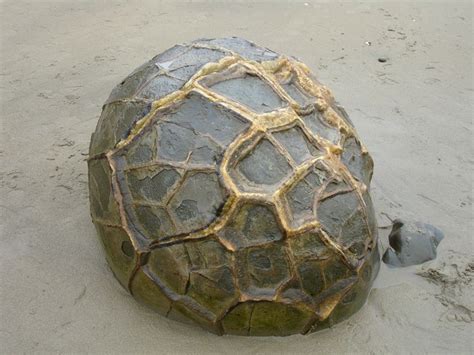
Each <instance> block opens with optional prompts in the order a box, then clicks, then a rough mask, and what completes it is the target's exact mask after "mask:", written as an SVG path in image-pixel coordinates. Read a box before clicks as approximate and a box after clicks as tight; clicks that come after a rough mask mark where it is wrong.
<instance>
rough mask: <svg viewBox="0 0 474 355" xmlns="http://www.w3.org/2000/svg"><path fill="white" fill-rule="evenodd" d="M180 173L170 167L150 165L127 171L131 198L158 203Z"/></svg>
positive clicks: (178, 177)
mask: <svg viewBox="0 0 474 355" xmlns="http://www.w3.org/2000/svg"><path fill="white" fill-rule="evenodd" d="M180 177H181V175H180V173H179V172H178V171H176V170H175V169H172V168H162V167H159V166H152V167H147V168H143V169H134V170H130V171H128V172H127V181H128V187H129V189H130V192H131V193H132V196H133V199H134V200H136V201H141V202H149V203H160V202H162V201H163V199H164V198H165V197H166V196H167V194H168V193H169V192H170V190H171V188H172V187H173V186H174V185H175V184H176V183H177V182H178V180H179V179H180Z"/></svg>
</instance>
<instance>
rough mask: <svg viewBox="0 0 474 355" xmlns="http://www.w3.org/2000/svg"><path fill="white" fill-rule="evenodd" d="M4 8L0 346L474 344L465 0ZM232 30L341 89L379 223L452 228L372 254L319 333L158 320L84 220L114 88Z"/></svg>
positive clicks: (436, 347)
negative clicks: (425, 254) (367, 288)
mask: <svg viewBox="0 0 474 355" xmlns="http://www.w3.org/2000/svg"><path fill="white" fill-rule="evenodd" d="M0 8H1V19H0V23H1V35H0V38H1V47H0V49H1V52H0V53H1V76H0V80H1V93H0V96H1V139H0V197H1V201H0V211H1V215H0V226H1V229H0V231H1V232H0V233H1V239H0V243H1V244H0V260H1V267H0V275H1V276H0V279H1V283H2V286H1V291H0V353H9V354H10V353H32V352H42V353H72V352H74V353H77V352H87V353H163V354H165V353H168V354H169V353H177V354H203V353H219V354H222V353H239V354H245V353H249V354H250V353H252V354H255V353H262V354H264V353H272V354H280V353H285V354H286V353H288V354H304V353H321V354H324V353H331V354H332V353H335V354H339V353H374V354H375V353H377V354H378V353H414V354H421V353H430V354H432V353H473V351H474V345H473V340H472V334H473V319H474V318H473V310H474V293H473V286H472V278H473V274H474V260H473V259H474V258H473V250H474V248H473V246H474V245H473V240H472V230H473V227H474V225H473V207H472V188H473V186H472V176H473V164H474V161H473V158H472V157H473V156H474V152H473V146H472V134H473V133H472V118H473V114H472V112H473V111H472V110H473V107H472V102H473V101H472V98H473V97H472V95H473V69H472V53H473V51H472V43H473V34H472V3H469V2H465V3H457V2H453V1H449V2H448V1H445V2H441V1H438V2H432V3H428V2H416V3H412V2H398V3H394V2H392V3H386V2H381V1H378V2H372V3H362V4H356V3H341V4H338V3H312V2H306V3H305V2H301V3H297V4H293V5H288V4H270V3H268V4H265V3H263V4H230V3H228V4H217V5H211V4H210V3H207V2H200V3H193V4H172V3H165V4H159V3H156V2H152V1H149V2H138V1H132V2H127V3H119V2H114V3H109V4H105V3H103V2H99V1H97V2H41V3H39V2H32V3H24V2H17V1H9V2H2V3H1V7H0ZM229 35H237V36H240V37H244V38H247V39H250V40H253V41H255V42H257V43H258V44H261V45H263V46H267V47H269V48H271V49H274V50H276V51H277V52H280V53H284V54H289V55H294V56H296V57H298V58H300V59H301V60H302V61H303V62H305V63H306V64H308V66H309V67H310V68H312V69H313V71H314V72H315V73H316V75H317V76H318V77H319V78H320V80H321V81H322V82H323V83H325V84H326V85H328V86H329V87H330V88H331V89H332V90H333V93H334V94H335V96H336V98H337V99H338V100H339V101H340V102H341V103H342V104H343V105H344V106H345V107H346V110H347V111H348V113H349V115H350V116H351V119H352V120H353V121H354V123H355V125H356V127H357V129H358V131H359V134H360V136H361V137H362V139H363V141H364V143H365V144H366V146H367V147H368V149H369V150H370V152H371V154H372V156H373V158H374V160H375V174H374V179H373V182H372V196H373V199H374V202H375V205H376V210H377V217H378V220H379V224H380V226H385V225H388V224H389V223H390V221H389V220H388V218H387V217H386V215H388V216H390V218H407V219H415V220H421V221H424V222H427V223H431V224H433V225H435V226H437V227H438V228H440V229H441V230H442V231H443V232H444V234H445V239H444V240H443V241H442V242H441V244H440V246H439V247H438V258H437V259H436V260H434V261H431V262H428V263H426V264H423V265H420V266H412V267H408V268H404V269H389V268H387V267H386V266H385V265H382V269H381V272H380V274H379V277H378V279H377V280H376V284H375V287H374V289H373V291H372V293H371V295H370V297H369V300H368V302H367V304H366V305H365V307H364V308H363V309H362V310H361V311H360V312H359V313H357V314H356V315H355V316H353V317H352V318H350V319H349V320H348V321H346V322H344V323H342V324H339V325H336V326H335V327H333V328H332V329H329V330H326V331H323V332H320V333H315V334H312V335H309V336H292V337H287V338H245V337H234V336H224V337H217V336H215V335H212V334H209V333H206V332H205V331H202V330H200V329H197V328H193V327H189V326H186V325H182V324H179V323H176V322H173V321H171V320H167V319H164V318H162V317H160V316H158V315H157V314H155V313H153V312H151V311H149V310H148V309H146V308H145V307H144V306H141V305H139V304H137V303H136V302H135V301H134V300H133V299H132V298H131V297H130V296H129V295H128V294H127V293H126V292H125V291H124V290H122V289H121V287H120V286H119V284H118V282H117V281H116V280H115V279H114V278H113V276H112V274H111V272H110V271H109V269H108V267H107V265H106V262H105V258H104V255H103V252H102V250H101V248H100V245H99V241H98V238H97V237H96V235H95V231H94V228H93V225H92V223H91V221H90V216H89V206H88V199H87V198H88V197H87V194H88V192H87V166H86V163H85V161H84V160H85V159H86V157H87V151H88V144H89V138H90V134H91V132H92V131H93V130H94V128H95V125H96V122H97V119H98V116H99V114H100V109H101V105H102V103H103V102H104V101H105V99H106V98H107V96H108V94H109V92H110V91H111V89H112V88H113V86H114V85H115V84H117V83H118V82H120V80H121V79H122V78H124V77H125V76H126V75H127V74H128V73H129V72H131V71H132V70H133V69H134V68H135V67H137V66H138V65H140V64H142V63H143V62H145V61H146V60H148V59H149V58H151V57H152V56H154V55H155V54H157V53H159V52H161V51H163V50H165V49H166V48H168V47H170V46H172V45H173V44H175V43H179V42H185V41H189V40H192V39H195V38H199V37H221V36H229ZM379 58H385V61H383V60H382V61H379ZM380 233H381V235H380V236H381V242H382V245H383V248H385V247H386V246H387V244H388V243H387V235H388V233H389V229H380Z"/></svg>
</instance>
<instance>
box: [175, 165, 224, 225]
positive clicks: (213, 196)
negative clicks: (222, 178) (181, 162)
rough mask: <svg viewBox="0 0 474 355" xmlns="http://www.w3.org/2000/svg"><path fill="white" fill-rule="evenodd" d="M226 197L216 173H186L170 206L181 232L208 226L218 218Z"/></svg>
mask: <svg viewBox="0 0 474 355" xmlns="http://www.w3.org/2000/svg"><path fill="white" fill-rule="evenodd" d="M225 199H226V192H225V190H224V189H223V187H221V185H220V182H219V178H218V176H217V174H216V173H214V172H212V173H207V172H206V173H204V172H198V173H191V174H188V175H186V177H185V180H184V182H183V183H182V185H181V187H180V188H179V190H178V192H177V193H176V194H175V195H174V196H173V198H172V199H171V201H170V204H169V208H170V211H171V213H173V214H174V215H175V218H176V220H177V222H178V226H177V227H178V230H179V232H180V233H189V232H192V231H195V230H198V229H201V228H204V227H206V226H208V225H209V224H210V223H211V222H212V221H213V220H214V219H216V217H217V215H218V213H219V210H220V209H221V207H222V205H223V204H224V202H225Z"/></svg>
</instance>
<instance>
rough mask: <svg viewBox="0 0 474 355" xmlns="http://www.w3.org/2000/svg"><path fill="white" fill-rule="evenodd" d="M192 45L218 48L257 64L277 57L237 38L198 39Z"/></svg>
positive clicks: (273, 53)
mask: <svg viewBox="0 0 474 355" xmlns="http://www.w3.org/2000/svg"><path fill="white" fill-rule="evenodd" d="M193 43H196V44H205V45H210V46H219V47H222V48H225V49H228V50H230V51H232V52H235V53H237V54H238V55H240V56H242V57H244V58H246V59H250V60H255V61H258V62H261V61H267V60H274V59H276V58H277V57H278V54H277V53H275V52H273V51H271V50H269V49H267V48H263V47H260V46H257V45H256V44H255V43H253V42H250V41H247V40H246V39H243V38H238V37H229V38H216V39H198V40H196V41H194V42H193Z"/></svg>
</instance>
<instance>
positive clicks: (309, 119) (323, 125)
mask: <svg viewBox="0 0 474 355" xmlns="http://www.w3.org/2000/svg"><path fill="white" fill-rule="evenodd" d="M303 121H304V123H305V124H306V127H308V129H309V130H310V131H311V133H313V134H314V135H315V136H319V137H321V138H324V139H326V140H328V141H329V142H331V143H332V144H338V143H339V141H340V139H341V133H340V132H339V130H338V129H337V128H335V127H333V126H331V125H329V124H328V123H327V122H326V121H325V120H324V119H323V117H322V116H321V113H320V112H318V111H316V110H315V111H313V112H312V113H310V114H309V115H306V116H303Z"/></svg>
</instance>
